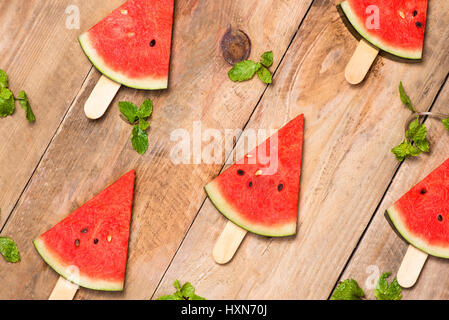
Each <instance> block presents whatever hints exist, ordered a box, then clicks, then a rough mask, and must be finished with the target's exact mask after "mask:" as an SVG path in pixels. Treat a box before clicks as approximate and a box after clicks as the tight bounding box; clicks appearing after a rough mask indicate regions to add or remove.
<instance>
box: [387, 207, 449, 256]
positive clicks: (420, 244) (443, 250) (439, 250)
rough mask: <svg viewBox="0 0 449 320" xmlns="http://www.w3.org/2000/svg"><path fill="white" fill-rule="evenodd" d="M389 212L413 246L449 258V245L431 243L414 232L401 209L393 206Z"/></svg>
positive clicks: (401, 232)
mask: <svg viewBox="0 0 449 320" xmlns="http://www.w3.org/2000/svg"><path fill="white" fill-rule="evenodd" d="M387 214H388V216H389V217H390V220H391V222H392V223H393V225H394V227H395V228H396V230H397V231H398V232H399V234H400V235H401V236H402V237H403V238H404V239H405V240H406V241H407V242H408V243H410V244H411V245H412V246H414V247H415V248H417V249H419V250H421V251H423V252H425V253H427V254H429V255H431V256H435V257H439V258H446V259H449V247H441V246H435V245H431V244H429V243H427V242H426V241H424V240H423V239H422V238H420V237H419V236H417V235H415V234H413V233H412V232H411V231H410V230H409V229H408V228H407V226H406V224H405V223H404V221H403V219H402V217H401V216H402V214H401V211H400V209H398V208H396V207H395V206H393V207H391V208H389V209H388V210H387Z"/></svg>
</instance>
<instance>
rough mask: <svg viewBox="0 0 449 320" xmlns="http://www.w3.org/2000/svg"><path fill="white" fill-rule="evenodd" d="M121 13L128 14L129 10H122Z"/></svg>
mask: <svg viewBox="0 0 449 320" xmlns="http://www.w3.org/2000/svg"><path fill="white" fill-rule="evenodd" d="M120 13H121V14H123V15H125V16H126V15H127V14H128V10H122V11H120Z"/></svg>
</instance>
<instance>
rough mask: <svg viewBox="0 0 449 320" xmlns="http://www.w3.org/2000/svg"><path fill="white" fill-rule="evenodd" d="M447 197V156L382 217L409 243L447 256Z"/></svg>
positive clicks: (448, 168) (448, 219)
mask: <svg viewBox="0 0 449 320" xmlns="http://www.w3.org/2000/svg"><path fill="white" fill-rule="evenodd" d="M448 197H449V159H447V160H446V161H445V162H444V163H443V164H442V165H440V166H439V167H438V168H437V169H435V171H433V172H432V173H430V174H429V175H428V176H427V177H426V178H425V179H424V180H422V181H421V182H419V183H418V184H417V185H416V186H414V187H413V188H412V189H411V190H410V191H409V192H407V193H406V194H405V195H404V196H403V197H402V198H401V199H399V200H398V201H397V202H396V203H395V204H394V205H393V206H392V207H391V208H389V209H388V210H387V215H386V216H387V218H389V219H390V221H391V222H392V224H393V226H394V227H395V228H396V230H397V231H398V232H399V234H400V235H401V236H402V237H403V238H404V239H405V240H407V241H408V242H409V243H410V244H412V245H413V246H415V247H416V248H418V249H421V250H422V251H424V252H426V253H428V254H430V255H433V256H437V257H442V258H449V214H448V213H449V198H448Z"/></svg>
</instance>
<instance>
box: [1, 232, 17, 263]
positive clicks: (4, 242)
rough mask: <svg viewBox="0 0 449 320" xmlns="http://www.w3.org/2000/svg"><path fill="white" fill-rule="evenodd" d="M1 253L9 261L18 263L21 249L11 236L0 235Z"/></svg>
mask: <svg viewBox="0 0 449 320" xmlns="http://www.w3.org/2000/svg"><path fill="white" fill-rule="evenodd" d="M0 254H1V255H2V256H3V257H4V258H5V260H6V261H8V262H11V263H16V262H19V261H20V253H19V249H18V248H17V245H16V243H15V242H14V241H13V240H12V239H11V238H8V237H0Z"/></svg>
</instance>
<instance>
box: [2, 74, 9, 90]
mask: <svg viewBox="0 0 449 320" xmlns="http://www.w3.org/2000/svg"><path fill="white" fill-rule="evenodd" d="M8 86H9V84H8V76H7V75H6V72H5V71H3V70H0V88H8Z"/></svg>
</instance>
